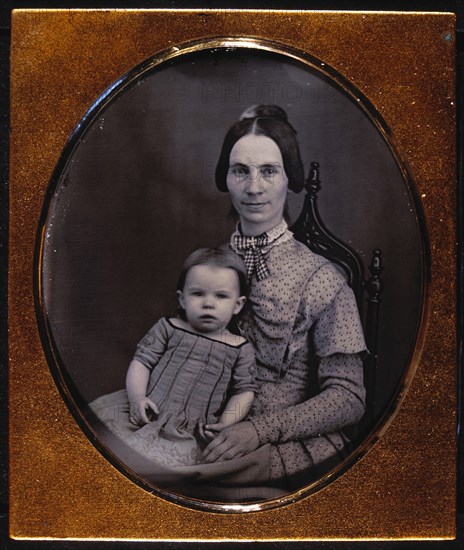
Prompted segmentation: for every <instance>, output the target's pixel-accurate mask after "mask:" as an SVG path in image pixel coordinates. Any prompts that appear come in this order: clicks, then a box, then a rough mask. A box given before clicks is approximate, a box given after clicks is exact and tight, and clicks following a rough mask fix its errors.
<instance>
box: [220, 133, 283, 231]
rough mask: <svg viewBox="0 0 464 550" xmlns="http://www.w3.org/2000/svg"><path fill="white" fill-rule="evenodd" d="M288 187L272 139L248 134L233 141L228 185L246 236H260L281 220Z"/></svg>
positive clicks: (278, 152) (277, 148)
mask: <svg viewBox="0 0 464 550" xmlns="http://www.w3.org/2000/svg"><path fill="white" fill-rule="evenodd" d="M287 187H288V178H287V175H286V173H285V170H284V163H283V159H282V153H281V152H280V149H279V147H278V146H277V144H276V143H275V141H273V140H272V139H271V138H268V137H266V136H256V135H253V134H248V135H246V136H243V137H242V138H240V139H239V140H238V141H237V142H236V143H235V145H234V146H233V147H232V151H231V152H230V159H229V171H228V173H227V188H228V190H229V193H230V196H231V199H232V204H233V206H234V208H235V210H236V211H237V212H238V214H239V216H240V224H241V228H242V232H243V233H244V234H245V235H248V236H256V235H259V234H260V233H264V232H265V231H269V229H272V228H273V227H275V226H276V225H278V224H279V223H280V222H281V221H282V218H283V212H284V206H285V200H286V198H287Z"/></svg>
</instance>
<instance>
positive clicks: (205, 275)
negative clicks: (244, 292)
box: [177, 265, 245, 335]
mask: <svg viewBox="0 0 464 550" xmlns="http://www.w3.org/2000/svg"><path fill="white" fill-rule="evenodd" d="M177 294H178V297H179V303H180V305H181V307H182V308H183V309H184V310H185V314H186V318H187V322H188V323H189V324H190V326H191V327H192V328H193V329H194V330H195V331H197V332H201V333H208V334H210V335H214V334H216V333H219V332H221V331H222V330H224V329H225V328H226V327H227V325H228V324H229V321H230V320H231V319H232V316H233V315H236V314H237V313H238V312H239V311H240V310H241V309H242V307H243V304H244V303H245V297H244V296H240V286H239V280H238V276H237V274H236V273H235V271H234V270H233V269H229V268H227V267H219V266H214V265H196V266H194V267H192V268H191V269H189V271H188V273H187V277H186V279H185V285H184V289H183V291H182V292H181V291H178V293H177Z"/></svg>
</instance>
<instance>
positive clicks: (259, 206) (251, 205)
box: [243, 202, 267, 210]
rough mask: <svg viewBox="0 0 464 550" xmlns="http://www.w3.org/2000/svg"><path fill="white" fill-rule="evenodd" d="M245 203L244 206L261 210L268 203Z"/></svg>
mask: <svg viewBox="0 0 464 550" xmlns="http://www.w3.org/2000/svg"><path fill="white" fill-rule="evenodd" d="M243 204H244V206H246V207H247V208H249V209H250V210H260V209H261V208H263V207H264V206H265V205H266V204H267V203H266V202H244V203H243Z"/></svg>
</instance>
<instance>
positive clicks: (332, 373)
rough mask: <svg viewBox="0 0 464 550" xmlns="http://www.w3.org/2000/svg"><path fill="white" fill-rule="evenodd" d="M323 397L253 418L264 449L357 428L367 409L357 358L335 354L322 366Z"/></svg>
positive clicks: (323, 362)
mask: <svg viewBox="0 0 464 550" xmlns="http://www.w3.org/2000/svg"><path fill="white" fill-rule="evenodd" d="M318 378H319V385H320V389H321V391H320V393H319V394H318V395H316V396H314V397H312V398H310V399H308V400H306V401H303V402H302V403H299V404H297V405H292V406H290V407H287V408H284V409H283V410H278V411H275V412H269V413H265V414H262V415H259V416H255V417H252V418H250V419H249V420H250V421H251V422H252V424H253V426H254V427H255V429H256V432H257V433H258V437H259V442H260V444H261V445H264V444H265V443H285V442H287V441H295V440H300V439H305V438H309V437H318V436H320V435H322V434H328V433H332V432H335V431H337V430H340V429H342V428H345V427H347V426H349V425H352V424H355V423H356V422H359V420H361V417H362V415H363V414H364V409H365V397H366V393H365V389H364V382H363V364H362V360H361V357H360V356H359V355H357V354H334V355H331V356H329V357H324V358H322V359H321V361H320V365H319V374H318Z"/></svg>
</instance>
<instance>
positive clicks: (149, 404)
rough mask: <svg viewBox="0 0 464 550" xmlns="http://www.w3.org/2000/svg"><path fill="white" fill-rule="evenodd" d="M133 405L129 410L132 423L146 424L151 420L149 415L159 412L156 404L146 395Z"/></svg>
mask: <svg viewBox="0 0 464 550" xmlns="http://www.w3.org/2000/svg"><path fill="white" fill-rule="evenodd" d="M134 405H135V407H131V411H130V420H131V422H133V423H134V424H138V425H143V424H148V423H149V422H151V420H150V418H149V417H152V416H153V414H155V415H157V414H159V409H158V406H157V405H156V403H155V402H154V401H152V400H151V399H149V398H148V397H142V399H139V400H138V401H137V402H136V403H134ZM134 409H135V410H134Z"/></svg>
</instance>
